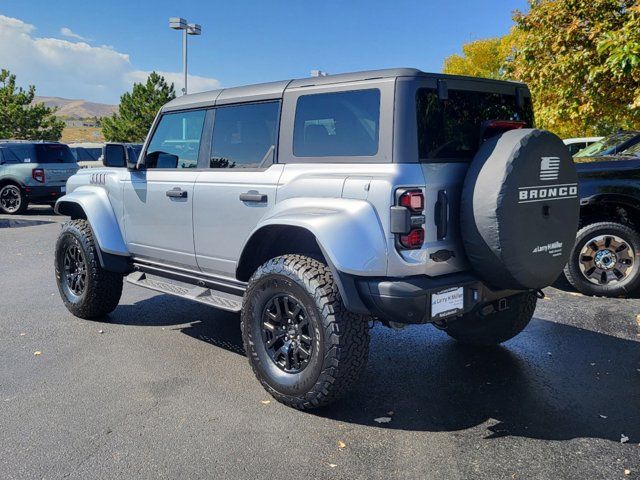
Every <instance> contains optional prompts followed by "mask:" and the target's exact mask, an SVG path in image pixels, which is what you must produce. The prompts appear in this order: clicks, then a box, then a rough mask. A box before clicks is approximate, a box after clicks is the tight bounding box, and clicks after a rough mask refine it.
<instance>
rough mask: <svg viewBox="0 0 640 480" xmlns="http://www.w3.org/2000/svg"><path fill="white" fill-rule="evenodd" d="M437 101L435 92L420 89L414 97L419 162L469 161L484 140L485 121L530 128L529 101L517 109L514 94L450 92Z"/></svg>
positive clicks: (531, 121) (531, 122)
mask: <svg viewBox="0 0 640 480" xmlns="http://www.w3.org/2000/svg"><path fill="white" fill-rule="evenodd" d="M448 96H449V98H448V99H447V100H440V99H439V98H438V93H437V91H436V90H435V89H430V88H421V89H419V90H418V93H417V96H416V108H417V117H418V118H417V120H418V149H419V154H420V159H421V160H431V159H445V158H451V159H454V158H455V159H471V158H473V157H474V155H475V154H476V152H477V151H478V148H479V147H480V144H481V143H482V141H483V139H486V138H488V137H487V135H486V134H487V131H486V125H487V124H488V122H492V121H498V122H503V123H511V122H517V123H518V124H521V125H520V126H523V127H532V126H533V110H532V107H531V99H530V98H529V97H525V99H524V106H523V108H519V107H518V105H517V102H516V97H515V95H514V94H511V95H509V94H502V93H493V92H477V91H472V90H452V89H450V90H449V92H448Z"/></svg>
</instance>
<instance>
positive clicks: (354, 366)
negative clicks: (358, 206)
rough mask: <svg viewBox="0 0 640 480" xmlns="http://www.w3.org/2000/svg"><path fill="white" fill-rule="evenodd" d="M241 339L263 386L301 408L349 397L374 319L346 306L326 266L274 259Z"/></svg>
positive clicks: (250, 292) (245, 314) (260, 280)
mask: <svg viewBox="0 0 640 480" xmlns="http://www.w3.org/2000/svg"><path fill="white" fill-rule="evenodd" d="M242 337H243V340H244V346H245V350H246V352H247V355H248V357H249V363H250V364H251V367H252V369H253V371H254V373H255V375H256V377H257V378H258V380H259V381H260V383H261V384H262V386H263V387H264V388H265V389H266V390H267V392H269V393H270V394H271V395H272V396H273V397H274V398H275V399H276V400H278V401H279V402H282V403H284V404H286V405H289V406H292V407H295V408H298V409H310V408H315V407H320V406H323V405H327V404H329V403H331V402H333V401H335V400H336V399H338V398H339V397H340V396H341V395H343V394H344V393H345V392H346V391H347V390H348V389H349V388H350V387H351V386H352V384H353V383H354V382H355V381H356V379H357V378H358V376H359V374H360V372H361V371H362V370H363V368H364V367H365V365H366V361H367V355H368V350H369V330H368V322H367V318H366V317H364V316H362V315H357V314H353V313H351V312H349V311H347V310H346V309H345V307H344V304H343V303H342V300H341V298H340V293H339V292H338V289H337V287H336V284H335V282H334V280H333V277H332V275H331V271H330V270H329V268H328V267H327V266H326V265H325V264H323V263H322V262H320V261H318V260H315V259H312V258H309V257H305V256H302V255H284V256H281V257H277V258H274V259H272V260H269V261H268V262H267V263H265V264H264V265H262V266H261V267H260V268H259V269H258V270H257V271H256V273H255V274H254V275H253V276H252V277H251V279H250V280H249V286H248V288H247V291H246V293H245V296H244V302H243V308H242Z"/></svg>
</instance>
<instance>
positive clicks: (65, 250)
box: [55, 69, 578, 409]
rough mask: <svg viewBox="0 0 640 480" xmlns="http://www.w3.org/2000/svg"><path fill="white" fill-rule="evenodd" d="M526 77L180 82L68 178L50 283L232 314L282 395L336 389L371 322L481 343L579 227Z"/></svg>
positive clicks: (562, 157)
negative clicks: (186, 86)
mask: <svg viewBox="0 0 640 480" xmlns="http://www.w3.org/2000/svg"><path fill="white" fill-rule="evenodd" d="M532 127H533V114H532V109H531V100H530V95H529V91H528V89H527V88H526V86H525V85H522V84H519V83H511V82H499V81H493V80H479V79H471V78H464V77H455V76H446V75H437V74H427V73H424V72H421V71H418V70H414V69H394V70H380V71H370V72H362V73H353V74H344V75H333V76H326V77H318V78H307V79H301V80H293V81H283V82H275V83H268V84H262V85H253V86H246V87H239V88H228V89H223V90H217V91H213V92H207V93H199V94H194V95H187V96H183V97H180V98H177V99H175V100H173V101H171V102H169V103H168V104H167V105H165V106H164V107H163V108H162V109H161V111H160V112H159V114H158V116H157V118H156V120H155V122H154V124H153V126H152V128H151V132H150V134H149V136H148V138H147V140H146V142H145V145H144V147H143V149H142V152H141V154H140V156H139V158H131V157H132V156H131V155H130V154H129V153H128V152H127V151H126V149H124V148H123V147H122V146H119V145H117V144H113V145H110V146H108V148H106V149H105V163H106V164H107V165H126V167H127V168H106V169H98V170H95V169H94V170H91V171H80V172H79V173H78V174H77V175H75V176H73V177H72V178H71V179H69V181H68V182H67V189H68V192H67V195H66V196H64V197H63V198H61V199H60V200H58V202H57V204H56V211H58V212H59V213H63V214H66V215H69V216H71V219H72V220H71V221H70V222H69V223H67V224H66V226H65V227H64V228H63V230H62V232H61V234H60V236H59V238H58V241H57V244H56V260H55V269H56V279H57V283H58V287H59V290H60V294H61V296H62V299H63V301H64V303H65V305H66V306H67V308H68V309H69V310H70V311H71V312H72V313H73V314H74V315H76V316H78V317H81V318H88V319H90V318H96V317H102V316H104V315H106V314H108V313H109V312H111V311H112V310H114V309H115V308H116V306H117V305H118V302H119V299H120V295H121V292H122V281H123V277H124V276H125V275H127V280H128V281H129V282H131V283H133V284H136V285H139V286H143V287H146V288H150V289H153V290H157V291H159V292H163V293H167V294H171V295H176V296H179V297H182V298H185V299H189V300H193V301H196V302H201V303H204V304H207V305H211V306H214V307H217V308H220V309H223V310H228V311H233V312H241V329H242V335H243V339H244V346H245V349H246V352H247V355H248V357H249V362H250V364H251V366H252V368H253V370H254V372H255V374H256V376H257V378H258V379H259V381H260V382H261V383H262V385H263V386H264V388H265V389H266V390H267V391H268V392H269V393H270V394H271V395H273V396H274V397H275V398H276V399H277V400H279V401H281V402H283V403H285V404H287V405H290V406H293V407H296V408H300V409H307V408H313V407H318V406H322V405H326V404H328V403H330V402H331V401H333V400H334V399H336V398H337V397H339V396H340V395H341V394H343V393H344V392H345V391H346V390H347V389H348V388H349V386H350V385H351V384H352V383H353V382H354V381H355V379H356V378H357V377H358V375H359V374H360V372H361V371H362V369H363V368H364V366H365V363H366V359H367V352H368V344H369V324H370V322H371V321H372V320H377V321H380V322H382V323H383V324H384V325H387V326H389V327H399V326H403V325H405V324H415V323H429V324H432V325H434V326H435V327H437V328H440V329H442V330H444V331H445V332H446V333H448V334H449V335H451V336H452V337H453V338H455V339H457V340H459V341H462V342H466V343H471V344H481V345H494V344H497V343H500V342H503V341H506V340H508V339H510V338H512V337H513V336H515V335H516V334H518V333H519V332H520V331H522V329H524V328H525V326H526V325H527V323H528V322H529V320H530V319H531V317H532V315H533V312H534V309H535V305H536V299H537V298H538V296H539V295H541V292H540V289H541V288H543V287H545V286H547V285H549V284H551V283H552V282H553V281H554V280H555V279H556V277H557V276H558V275H559V274H560V272H561V271H562V268H563V266H564V264H565V262H566V260H567V255H568V254H569V252H570V250H571V247H572V245H573V242H574V239H575V233H576V228H577V224H578V200H577V184H576V173H575V170H574V167H573V162H572V159H571V157H570V156H569V154H568V152H567V149H566V148H565V147H564V145H563V143H562V141H561V140H560V139H559V138H557V137H556V136H555V135H553V134H551V133H549V132H545V131H541V130H536V129H533V128H532Z"/></svg>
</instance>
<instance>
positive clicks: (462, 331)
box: [445, 292, 538, 346]
mask: <svg viewBox="0 0 640 480" xmlns="http://www.w3.org/2000/svg"><path fill="white" fill-rule="evenodd" d="M505 300H506V308H505V309H504V310H496V309H494V311H493V313H489V314H486V315H483V314H482V311H475V312H471V313H468V314H466V315H463V316H462V318H459V319H456V320H452V321H451V322H450V323H448V324H447V328H446V329H445V332H447V334H448V335H449V336H451V337H453V338H455V339H456V340H458V341H459V342H461V343H466V344H469V345H480V346H491V345H498V344H500V343H502V342H506V341H507V340H509V339H511V338H513V337H515V336H516V335H518V334H519V333H520V332H521V331H522V330H524V329H525V327H526V326H527V325H528V324H529V321H531V317H533V312H534V311H535V309H536V303H537V301H538V298H537V296H536V294H535V293H530V292H526V293H519V294H517V295H513V296H511V297H507V298H506V299H505Z"/></svg>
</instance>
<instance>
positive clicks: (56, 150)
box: [32, 144, 76, 163]
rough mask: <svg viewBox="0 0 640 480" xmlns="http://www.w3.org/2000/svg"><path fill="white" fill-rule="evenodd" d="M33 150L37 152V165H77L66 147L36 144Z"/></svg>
mask: <svg viewBox="0 0 640 480" xmlns="http://www.w3.org/2000/svg"><path fill="white" fill-rule="evenodd" d="M33 148H34V150H35V152H36V160H35V162H36V163H75V161H76V160H75V159H74V158H73V155H71V150H69V147H68V146H66V145H56V144H36V145H34V146H33ZM32 161H33V160H32Z"/></svg>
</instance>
